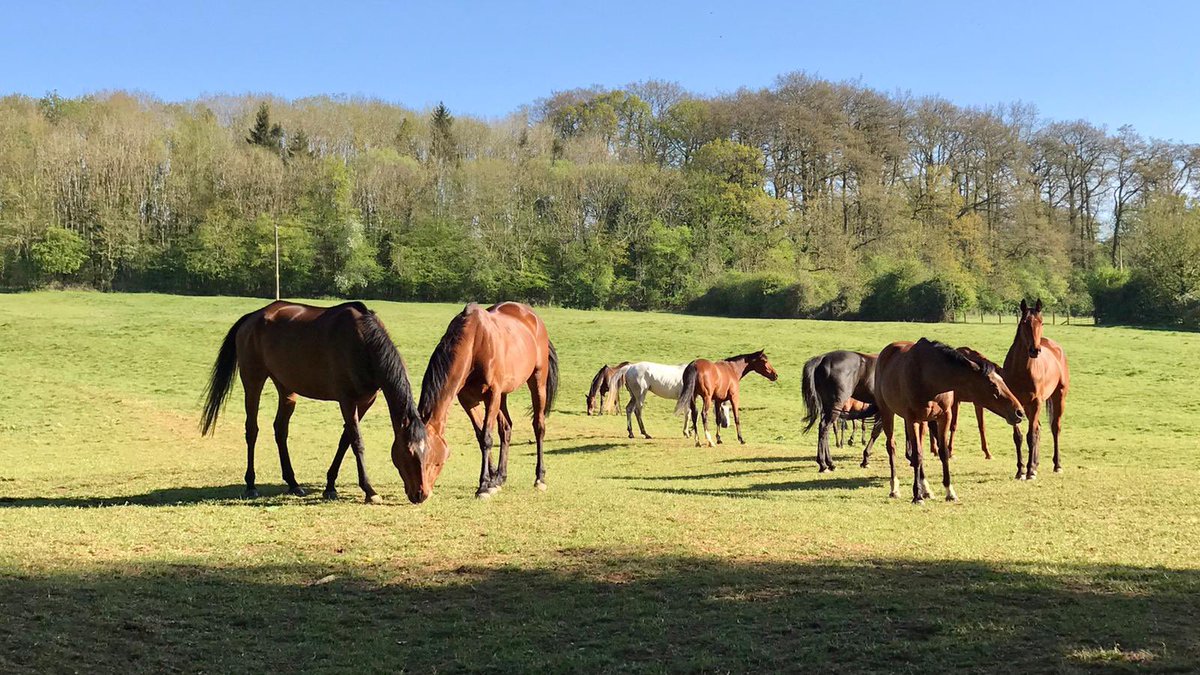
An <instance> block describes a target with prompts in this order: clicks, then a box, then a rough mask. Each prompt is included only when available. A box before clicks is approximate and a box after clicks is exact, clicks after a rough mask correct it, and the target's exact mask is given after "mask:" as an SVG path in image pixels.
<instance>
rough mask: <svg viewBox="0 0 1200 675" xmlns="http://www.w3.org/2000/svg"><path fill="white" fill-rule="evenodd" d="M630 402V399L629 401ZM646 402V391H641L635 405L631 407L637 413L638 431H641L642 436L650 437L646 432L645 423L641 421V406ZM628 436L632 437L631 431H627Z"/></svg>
mask: <svg viewBox="0 0 1200 675" xmlns="http://www.w3.org/2000/svg"><path fill="white" fill-rule="evenodd" d="M631 403H632V401H631ZM645 404H646V392H644V391H643V392H642V395H641V398H639V399H638V400H637V406H636V407H635V408H634V409H633V411H634V412H635V413H637V421H638V431H640V432H642V436H643V437H644V438H650V434H648V433H646V423H645V422H644V421H642V406H643V405H645ZM629 437H630V438H633V432H632V431H630V432H629Z"/></svg>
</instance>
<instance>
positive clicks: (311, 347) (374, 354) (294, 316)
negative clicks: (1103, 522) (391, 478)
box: [200, 301, 429, 504]
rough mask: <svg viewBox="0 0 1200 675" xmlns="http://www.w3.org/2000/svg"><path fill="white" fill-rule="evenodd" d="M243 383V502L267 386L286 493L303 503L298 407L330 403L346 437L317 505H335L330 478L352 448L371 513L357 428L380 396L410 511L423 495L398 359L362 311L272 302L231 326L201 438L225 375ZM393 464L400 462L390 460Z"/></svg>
mask: <svg viewBox="0 0 1200 675" xmlns="http://www.w3.org/2000/svg"><path fill="white" fill-rule="evenodd" d="M235 373H237V374H239V375H240V376H241V380H242V388H243V389H244V390H245V399H246V400H245V403H246V496H247V497H257V496H258V489H257V487H256V486H255V482H254V479H255V475H254V445H255V442H256V440H257V439H258V404H259V398H260V396H261V395H262V390H263V386H264V385H265V384H266V381H267V380H268V379H270V380H271V382H272V383H274V385H275V388H276V389H277V390H278V392H279V409H278V411H277V412H276V413H275V443H276V445H277V446H278V448H279V464H280V467H281V468H282V470H283V480H284V482H286V483H287V485H288V493H289V494H293V495H296V496H303V495H304V494H305V492H304V488H302V487H301V486H300V484H299V483H298V482H296V474H295V472H294V471H293V470H292V460H291V456H290V455H289V453H288V445H287V437H288V423H289V422H290V420H291V418H292V413H293V412H295V410H296V398H297V397H299V396H303V397H305V398H312V399H317V400H321V401H337V402H338V404H339V405H340V406H341V410H342V419H343V421H344V428H343V431H342V436H341V440H340V441H338V447H337V453H336V454H335V456H334V458H333V464H331V465H330V467H329V472H328V473H327V474H326V485H325V498H327V499H336V498H337V490H336V489H335V484H336V482H337V476H338V469H339V468H340V467H341V465H342V459H343V458H344V457H345V456H346V449H347V448H348V447H349V448H353V449H354V459H355V462H356V463H357V464H358V485H359V487H360V488H362V491H363V493H364V494H365V495H366V501H367V503H369V504H377V503H379V502H381V501H382V499H381V498H380V497H379V495H378V494H377V493H376V492H375V488H373V487H371V481H370V480H369V479H368V477H367V468H366V465H365V464H364V461H363V452H364V449H363V438H362V433H361V431H360V430H359V421H361V420H362V418H363V416H364V415H366V414H367V411H368V410H370V409H371V405H372V404H373V403H374V402H375V397H376V395H377V394H378V393H379V391H380V390H382V391H383V398H384V400H386V401H387V405H388V412H389V413H390V414H391V418H392V431H393V433H394V435H395V439H394V441H393V442H392V458H393V461H394V462H396V467H397V469H398V470H399V471H400V477H401V479H403V481H404V491H405V493H406V494H407V496H408V499H409V501H411V502H413V503H414V504H417V503H420V502H422V501H424V500H425V498H426V497H428V496H429V495H428V494H427V493H425V492H423V491H422V490H421V487H420V486H421V484H422V482H423V479H422V471H423V468H424V462H425V457H426V450H427V448H426V438H425V424H424V423H423V422H422V421H421V418H420V416H419V415H418V413H417V408H416V406H415V405H414V404H413V397H412V389H411V388H410V386H409V382H408V373H407V372H406V371H405V369H404V360H403V359H402V358H401V357H400V353H399V352H398V351H396V346H395V345H394V344H393V343H392V339H391V338H390V337H389V336H388V333H387V329H385V328H384V326H383V322H382V321H380V320H379V317H378V316H376V315H375V313H374V312H372V311H371V310H369V309H367V307H366V306H365V305H363V304H362V303H361V302H347V303H343V304H340V305H337V306H335V307H313V306H310V305H302V304H298V303H294V302H283V301H276V302H272V303H271V304H269V305H267V306H266V307H263V308H262V309H260V310H257V311H254V312H250V313H249V314H246V315H245V316H243V317H242V318H240V319H238V320H237V321H235V322H234V324H233V326H232V327H231V328H230V329H229V332H228V333H226V335H225V340H224V342H222V343H221V349H220V351H219V352H218V353H217V360H216V363H215V364H213V369H212V376H211V377H210V378H209V382H208V388H207V391H206V400H205V403H204V412H203V415H202V417H201V421H200V430H201V433H202V434H204V435H208V434H210V433H212V431H213V429H214V428H215V427H216V423H217V417H218V416H219V415H220V414H221V409H222V407H223V405H224V403H225V398H226V397H227V396H228V395H229V392H230V390H231V389H232V388H233V376H234V374H235ZM397 460H399V461H397Z"/></svg>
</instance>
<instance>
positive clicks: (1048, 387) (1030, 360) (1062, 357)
mask: <svg viewBox="0 0 1200 675" xmlns="http://www.w3.org/2000/svg"><path fill="white" fill-rule="evenodd" d="M1020 310H1021V321H1020V322H1019V323H1018V324H1017V334H1016V336H1015V337H1014V338H1013V343H1012V346H1011V347H1009V348H1008V354H1007V355H1006V356H1005V357H1004V377H1005V381H1007V382H1008V386H1009V388H1011V389H1012V391H1013V393H1014V394H1015V395H1016V396H1017V399H1018V400H1019V401H1020V402H1021V405H1022V407H1024V409H1025V416H1026V418H1027V419H1028V420H1029V430H1028V432H1027V435H1026V437H1027V440H1028V442H1029V464H1028V465H1027V466H1025V467H1022V461H1021V460H1022V457H1021V430H1020V428H1019V427H1016V426H1014V427H1013V444H1014V445H1015V446H1016V448H1017V480H1026V479H1027V480H1033V479H1034V478H1036V477H1037V470H1038V460H1039V459H1040V455H1041V444H1042V443H1041V436H1042V419H1041V416H1042V402H1043V401H1046V402H1047V403H1049V404H1050V433H1051V434H1053V435H1054V472H1055V473H1061V472H1062V461H1061V460H1060V458H1059V454H1058V435H1059V432H1061V431H1062V418H1063V412H1065V408H1066V402H1067V390H1068V389H1069V388H1070V385H1071V374H1070V371H1069V370H1068V368H1067V355H1066V353H1064V352H1063V348H1062V347H1061V346H1059V344H1058V343H1057V342H1055V341H1054V340H1051V339H1050V338H1047V337H1043V336H1042V301H1041V299H1040V298H1039V299H1038V301H1037V302H1036V303H1035V304H1034V306H1033V307H1030V306H1029V305H1027V304H1026V303H1025V300H1021V306H1020Z"/></svg>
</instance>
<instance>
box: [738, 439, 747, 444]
mask: <svg viewBox="0 0 1200 675" xmlns="http://www.w3.org/2000/svg"><path fill="white" fill-rule="evenodd" d="M738 443H741V444H742V445H745V444H746V441H744V440H742V439H740V438H739V439H738Z"/></svg>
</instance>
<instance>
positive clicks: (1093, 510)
mask: <svg viewBox="0 0 1200 675" xmlns="http://www.w3.org/2000/svg"><path fill="white" fill-rule="evenodd" d="M261 304H263V302H262V301H261V300H254V299H235V298H190V297H172V296H157V295H101V294H91V293H37V294H21V295H3V296H0V385H2V386H0V616H2V617H3V619H2V620H0V671H2V672H6V673H7V672H24V671H28V672H62V671H115V670H118V669H119V670H135V671H189V672H192V671H205V672H230V671H249V670H255V671H262V670H267V669H302V670H306V671H346V670H356V671H361V670H368V671H372V670H379V671H391V672H397V671H405V672H434V671H439V672H443V671H460V670H466V671H506V672H511V671H520V670H542V671H547V670H548V671H567V670H571V671H586V672H594V671H597V670H604V671H615V670H637V671H651V672H657V671H677V670H686V671H748V670H766V671H778V670H809V671H813V672H834V671H838V672H852V671H853V672H858V671H888V672H918V671H919V672H928V671H930V670H932V669H939V670H946V669H953V670H965V671H992V670H1009V671H1012V672H1040V671H1106V670H1110V669H1124V668H1127V669H1145V670H1151V671H1158V670H1162V671H1187V670H1196V669H1197V668H1200V483H1198V482H1197V469H1198V468H1200V459H1198V458H1197V449H1198V445H1200V444H1198V439H1200V434H1198V433H1197V424H1196V417H1197V414H1198V413H1200V391H1198V390H1197V387H1196V381H1197V380H1196V374H1195V373H1196V370H1195V364H1196V363H1197V362H1200V337H1197V336H1196V335H1188V334H1180V333H1171V332H1165V331H1142V330H1129V329H1120V328H1107V329H1099V328H1094V327H1087V326H1047V327H1046V335H1047V336H1049V337H1052V338H1054V339H1056V340H1058V341H1059V342H1061V343H1062V345H1063V346H1064V348H1065V349H1066V351H1067V354H1068V356H1069V359H1070V363H1071V369H1072V390H1071V394H1070V397H1069V398H1068V406H1067V412H1066V419H1065V425H1064V437H1063V455H1064V464H1065V469H1066V470H1065V472H1064V473H1063V474H1061V475H1056V474H1053V473H1051V472H1050V471H1049V454H1048V453H1047V454H1046V455H1044V462H1043V471H1042V473H1041V476H1040V477H1039V479H1038V480H1037V481H1036V482H1033V483H1024V482H1017V481H1014V480H1013V478H1012V477H1013V475H1014V473H1015V460H1014V457H1013V452H1012V446H1011V440H1010V434H1009V432H1008V430H1007V428H1005V427H1004V426H1003V424H1002V423H1001V420H1000V419H999V418H996V417H991V418H990V419H989V422H990V424H991V426H990V429H991V434H990V439H991V443H992V446H993V452H994V453H995V455H996V459H994V460H992V461H990V462H989V461H985V460H984V459H983V458H982V457H981V455H980V453H979V450H978V440H977V437H976V434H975V432H974V430H973V429H971V428H970V427H971V426H972V425H971V424H964V425H963V426H964V429H963V430H962V431H961V433H960V436H959V441H958V444H957V446H956V452H955V458H954V462H953V469H954V471H955V483H956V487H957V489H958V494H959V498H960V500H961V501H960V503H958V504H947V503H945V502H942V501H941V500H940V495H941V491H940V486H938V485H935V486H934V491H935V496H938V497H939V499H936V500H931V501H930V502H928V503H926V504H925V505H923V506H914V505H912V504H910V503H909V502H908V500H907V499H904V500H889V499H887V492H888V488H887V484H886V483H887V480H886V477H887V462H886V456H885V455H884V454H883V453H882V446H880V447H879V453H878V454H877V455H876V461H875V462H874V463H873V465H872V467H871V468H869V469H860V468H858V466H857V462H856V461H855V456H856V455H857V454H858V453H859V452H860V449H859V448H848V449H843V450H835V455H834V457H835V460H838V461H839V465H840V468H839V470H838V471H837V472H835V473H834V474H832V475H818V474H817V471H816V464H815V461H814V459H813V456H814V448H815V434H809V435H801V433H800V425H799V419H800V417H801V403H800V394H799V389H800V370H801V365H802V364H803V362H804V361H805V360H806V359H807V358H808V357H809V356H811V355H813V354H816V353H820V352H823V351H826V350H829V349H833V348H839V347H842V348H850V349H861V350H869V351H877V350H878V349H879V348H881V347H882V346H883V345H885V344H886V343H888V342H890V341H892V340H896V339H916V338H918V337H921V336H928V337H931V338H940V339H943V340H944V341H946V342H949V343H952V344H970V345H972V346H974V347H976V348H978V349H981V350H982V351H984V352H985V353H986V354H989V355H991V356H993V357H994V358H997V359H1002V358H1003V354H1004V351H1005V350H1006V349H1007V346H1008V344H1009V342H1010V341H1011V339H1012V335H1013V332H1014V325H1013V323H1012V320H1011V319H1009V320H1008V323H1006V324H1004V325H996V324H995V323H987V324H954V325H920V324H868V323H827V322H815V321H752V320H729V319H712V318H702V317H680V316H673V315H664V314H635V313H619V312H581V311H571V310H556V309H546V310H541V311H540V314H541V315H542V317H543V318H544V319H545V321H546V324H547V325H548V327H549V330H550V335H551V337H552V339H553V340H554V342H555V343H556V345H557V347H558V350H559V354H560V358H561V362H562V389H561V393H560V398H559V401H558V406H557V410H556V411H555V413H554V415H552V416H551V418H550V421H549V432H548V443H549V444H548V451H547V471H548V483H549V486H550V489H549V490H548V491H547V492H545V493H541V492H538V491H535V490H534V489H533V487H532V483H533V456H532V446H531V445H529V444H528V442H529V440H530V438H531V436H532V433H531V431H530V429H529V424H528V421H527V420H526V419H524V418H523V417H522V419H520V420H519V421H518V422H517V427H516V431H515V433H514V443H515V444H516V445H515V447H514V455H513V457H512V460H511V464H510V472H509V476H510V480H509V486H508V487H507V488H506V489H505V490H504V491H503V492H502V493H500V494H499V495H497V496H496V497H495V498H493V499H492V500H489V501H477V500H476V499H474V497H473V493H474V488H475V480H476V478H477V475H478V468H479V464H478V461H479V455H478V449H477V446H475V445H474V439H473V437H472V435H471V433H470V426H469V424H468V422H467V419H466V417H465V415H462V414H461V413H455V414H454V416H453V417H452V418H451V432H452V434H451V438H450V441H451V445H452V448H453V452H454V454H453V455H452V458H451V460H450V463H449V464H448V466H447V468H446V470H445V472H444V473H443V474H442V478H441V480H440V481H439V483H438V486H437V490H436V492H435V494H434V496H433V498H432V499H431V500H430V501H429V502H427V503H426V504H424V505H421V506H419V507H416V506H412V505H409V504H408V503H407V501H406V500H404V497H403V490H402V488H401V484H400V479H399V476H398V475H397V474H396V472H395V470H394V469H393V468H392V466H391V462H390V458H389V456H388V452H387V449H388V447H389V444H390V428H389V426H388V424H387V422H386V415H382V414H379V413H378V412H373V414H372V416H370V417H368V418H367V420H366V422H365V431H364V434H365V437H366V442H367V461H368V466H369V468H370V470H371V473H372V478H373V479H374V482H375V486H376V488H377V489H378V490H379V491H380V492H381V494H382V495H383V496H384V498H385V500H386V503H385V505H383V506H380V507H370V506H366V505H364V504H362V503H361V493H360V492H359V490H358V489H357V487H356V486H355V485H354V479H353V475H354V471H353V465H352V463H351V462H347V464H346V466H345V467H344V470H343V473H342V479H341V493H342V499H341V500H340V501H338V502H335V503H327V502H324V501H322V500H321V499H320V496H319V495H320V489H316V490H313V491H312V494H311V495H310V496H309V497H305V498H294V497H287V496H283V495H281V492H282V484H281V480H280V478H279V466H278V460H277V458H276V456H275V453H274V451H273V444H272V442H271V439H270V433H269V429H270V418H271V416H272V415H273V412H274V392H273V390H270V388H268V390H270V391H269V393H268V394H267V395H266V396H265V397H264V411H263V412H262V413H261V420H260V421H261V423H262V425H263V428H264V432H263V435H262V436H261V438H260V445H259V448H260V450H259V453H258V467H257V470H258V477H259V486H260V490H261V491H262V492H263V494H264V495H265V496H264V497H263V498H260V499H258V500H256V501H245V500H242V499H240V498H239V495H240V494H241V491H242V485H241V479H242V473H243V471H244V469H245V467H244V461H245V451H244V445H243V441H242V432H241V427H242V419H243V418H242V414H241V391H240V387H238V388H236V389H235V393H234V395H233V396H232V400H231V401H230V404H229V406H228V408H227V409H226V413H225V416H224V417H223V418H222V420H221V423H220V424H219V426H218V430H217V434H216V436H215V437H214V438H209V439H201V438H200V437H199V435H198V433H197V430H196V422H197V418H198V411H199V397H200V393H201V390H202V389H203V386H204V383H205V378H206V376H207V371H208V369H209V368H210V366H211V363H212V360H213V357H214V356H215V354H216V349H217V346H218V345H219V342H220V339H221V338H222V336H223V335H224V333H225V331H226V330H227V329H228V327H229V326H230V324H231V323H232V322H233V321H234V320H235V319H236V318H237V317H238V316H240V315H241V314H242V313H244V312H247V311H250V310H252V309H255V308H257V307H258V306H260V305H261ZM370 304H371V306H372V307H373V308H374V309H376V310H377V311H378V312H379V313H380V315H381V316H382V317H383V319H384V320H385V322H386V323H387V325H388V327H389V328H390V330H391V332H392V334H393V337H394V338H395V339H396V342H397V344H398V346H399V348H400V351H401V353H402V354H404V356H405V357H406V359H407V361H408V365H409V369H410V375H411V377H412V379H413V381H414V386H416V385H418V384H419V383H420V378H421V374H422V372H423V369H424V365H425V361H426V359H427V358H428V356H429V353H430V352H431V351H432V349H433V347H434V345H435V344H436V343H437V340H438V338H439V337H440V336H441V333H442V331H443V330H444V329H445V326H446V324H447V322H448V321H449V320H450V318H451V317H452V316H453V315H454V314H455V313H456V312H457V311H458V309H459V307H458V306H451V305H405V304H395V303H386V302H372V303H370ZM762 347H765V348H766V350H767V353H768V355H769V356H770V357H771V360H772V363H773V364H774V365H775V368H776V369H777V370H778V371H779V373H780V378H779V382H778V383H776V384H771V383H768V382H766V381H765V380H763V379H761V378H758V377H757V376H755V375H750V376H748V378H747V379H746V380H745V381H744V383H743V390H742V392H743V396H742V398H743V404H744V414H743V429H744V432H745V435H746V438H747V441H748V443H747V445H745V446H738V445H736V443H735V444H734V445H724V446H718V447H717V448H715V449H707V448H705V449H696V448H693V447H692V446H691V442H690V441H688V440H685V439H683V438H682V437H681V436H679V434H678V422H677V420H676V418H674V417H671V416H670V410H671V405H670V404H668V403H667V402H666V401H663V400H661V399H654V400H652V401H651V402H650V404H649V406H648V408H647V417H646V421H647V426H648V428H649V429H650V431H651V433H655V434H656V438H655V439H654V440H653V441H645V440H641V439H638V440H629V439H627V438H626V437H625V420H624V416H623V415H622V416H621V417H620V418H616V417H607V416H606V417H587V416H586V415H585V414H584V413H583V395H584V393H585V389H586V386H587V384H588V382H589V380H590V376H591V375H592V374H593V373H594V371H595V369H596V368H597V367H598V366H599V365H600V364H601V363H603V362H606V361H607V362H609V363H613V362H617V361H620V360H623V359H643V358H645V359H652V360H661V361H683V360H687V359H691V358H694V357H698V356H707V357H722V356H726V355H730V354H735V353H739V352H745V351H748V350H750V349H757V348H762ZM516 402H517V405H516V407H515V408H514V414H515V413H516V410H517V409H520V410H524V409H525V408H526V407H527V402H528V395H527V394H526V393H524V392H522V393H520V394H518V395H517V397H516ZM1146 403H1149V407H1145V404H1146ZM968 417H970V416H968ZM340 431H341V422H340V419H339V416H338V414H337V410H336V406H334V405H332V404H328V403H320V402H313V401H303V402H301V403H300V406H299V408H298V410H297V414H296V416H295V417H294V418H293V423H292V436H291V447H292V458H293V461H294V462H295V464H296V472H297V475H298V476H299V478H300V480H301V482H302V483H304V484H306V485H307V486H309V487H317V488H319V487H320V485H321V483H322V481H323V476H324V472H325V469H326V468H327V466H328V462H329V460H330V459H331V457H332V454H333V450H334V446H335V443H336V440H337V436H338V434H339V433H340ZM729 437H730V438H732V434H729ZM1045 438H1046V439H1047V441H1048V440H1049V433H1048V430H1047V433H1046V434H1045ZM902 479H903V480H904V481H908V480H910V475H909V474H908V473H905V474H902ZM934 482H935V483H936V481H934ZM904 484H905V485H907V482H905V483H904Z"/></svg>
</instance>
